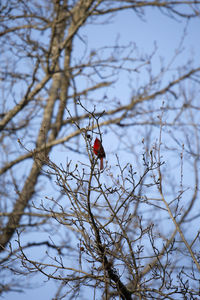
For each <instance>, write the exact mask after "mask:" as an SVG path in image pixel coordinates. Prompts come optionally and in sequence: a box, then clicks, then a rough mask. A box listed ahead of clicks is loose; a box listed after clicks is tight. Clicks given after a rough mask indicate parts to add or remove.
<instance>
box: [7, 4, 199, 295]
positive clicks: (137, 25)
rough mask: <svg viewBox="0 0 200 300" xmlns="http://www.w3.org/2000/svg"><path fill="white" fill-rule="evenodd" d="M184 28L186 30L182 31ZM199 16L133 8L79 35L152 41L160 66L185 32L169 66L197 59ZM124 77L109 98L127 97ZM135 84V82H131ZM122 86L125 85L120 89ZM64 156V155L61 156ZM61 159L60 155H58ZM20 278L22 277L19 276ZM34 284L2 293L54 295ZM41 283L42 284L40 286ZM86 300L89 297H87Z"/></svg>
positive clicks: (107, 41) (92, 45)
mask: <svg viewBox="0 0 200 300" xmlns="http://www.w3.org/2000/svg"><path fill="white" fill-rule="evenodd" d="M184 28H186V31H185V32H184ZM199 33H200V18H198V19H195V20H190V22H189V24H188V25H187V27H186V22H183V20H182V21H180V19H179V20H178V21H176V20H173V19H170V18H169V17H167V16H164V15H162V14H161V13H160V12H159V11H158V10H156V9H153V10H152V9H148V10H147V13H146V15H145V16H144V21H142V20H141V19H140V18H138V17H137V16H136V14H135V13H134V12H133V11H124V12H121V13H119V14H118V15H117V16H116V17H115V18H113V19H112V20H111V23H110V24H107V25H100V24H99V25H91V26H90V25H87V27H85V28H84V29H83V30H82V31H81V34H82V35H83V36H85V37H86V38H87V40H88V46H89V48H88V49H98V48H99V47H103V46H111V45H113V44H114V43H115V41H116V39H119V43H120V44H129V43H130V42H131V43H135V44H136V46H137V48H138V51H140V53H143V54H146V53H149V52H151V51H152V50H153V49H154V45H155V42H156V44H157V47H158V50H157V54H156V57H155V60H154V61H155V65H154V68H155V70H156V68H159V61H160V57H162V58H164V61H165V63H167V62H169V61H170V60H171V58H172V57H173V55H174V52H175V50H176V49H177V47H178V45H179V44H180V42H181V39H182V37H183V35H184V37H185V40H184V43H183V47H182V48H183V53H182V54H181V56H180V57H179V58H177V60H176V61H175V62H174V64H173V66H172V68H175V67H176V66H177V65H179V64H180V65H183V64H184V62H185V63H187V60H188V59H189V58H190V57H191V56H192V58H193V59H194V61H197V62H200V39H199V36H200V34H199ZM78 43H81V41H78V40H77V41H76V43H75V44H74V46H75V47H77V48H75V50H74V51H75V53H76V51H77V55H78V53H80V51H79V50H80V48H79V45H78ZM80 47H81V46H80ZM127 80H128V79H127V78H126V76H121V77H120V78H119V80H118V84H117V85H116V89H111V90H110V91H108V93H109V95H110V97H117V98H119V99H124V101H126V99H129V97H130V96H131V88H128V84H127ZM132 84H133V85H134V83H132ZM124 85H125V87H126V88H123V86H124ZM109 140H110V136H109V135H105V140H104V143H105V145H106V149H107V152H108V159H112V158H111V155H110V154H109V153H111V152H112V145H111V144H109ZM63 157H64V156H63ZM61 159H62V157H61ZM22 281H23V277H22ZM33 282H35V283H36V286H38V288H37V287H35V286H33V287H31V288H30V289H28V290H26V291H25V293H23V294H17V293H9V294H4V299H6V300H18V299H20V300H27V299H28V300H35V299H38V300H39V299H52V298H53V296H54V295H55V289H54V283H53V281H51V280H50V281H48V282H47V281H46V278H42V277H41V276H40V280H39V278H38V277H35V279H34V281H33ZM40 285H41V287H40ZM66 299H67V298H66ZM88 299H89V298H88Z"/></svg>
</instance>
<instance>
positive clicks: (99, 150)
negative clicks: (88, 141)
mask: <svg viewBox="0 0 200 300" xmlns="http://www.w3.org/2000/svg"><path fill="white" fill-rule="evenodd" d="M93 152H94V154H95V155H97V157H98V158H99V159H100V170H103V159H104V158H105V157H106V154H105V151H104V148H103V145H102V143H101V141H100V140H99V139H98V138H96V139H95V141H94V146H93Z"/></svg>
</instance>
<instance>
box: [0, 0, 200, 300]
mask: <svg viewBox="0 0 200 300" xmlns="http://www.w3.org/2000/svg"><path fill="white" fill-rule="evenodd" d="M199 5H200V1H151V2H149V1H114V0H113V1H105V0H99V1H98V0H79V1H67V0H63V1H61V0H54V1H45V0H43V1H26V2H24V1H19V0H18V1H12V0H11V1H5V0H4V1H2V3H1V6H0V12H1V24H0V26H1V31H0V37H1V40H0V47H1V57H0V66H1V67H0V71H1V75H0V76H1V77H0V79H1V103H2V105H1V111H0V114H1V119H0V130H1V168H0V174H1V188H0V193H1V202H0V205H1V212H0V216H1V232H0V246H1V247H0V251H1V260H0V261H1V270H2V272H1V274H2V275H1V276H2V280H1V281H2V283H1V285H0V293H1V294H5V293H9V292H10V291H16V292H20V291H22V290H24V289H25V288H26V285H25V284H24V282H23V283H21V282H19V279H18V276H17V275H18V274H21V275H22V276H23V275H24V277H26V276H27V275H31V274H34V275H35V276H36V277H37V276H39V274H40V275H42V276H43V277H44V278H49V279H50V278H51V279H52V280H54V281H55V282H57V283H58V289H57V292H56V294H55V296H52V297H51V298H53V299H64V298H65V297H66V299H74V298H80V299H83V298H84V297H85V298H86V299H87V297H86V296H85V295H86V293H87V291H88V290H89V291H90V294H93V295H94V296H93V298H94V299H97V298H100V297H101V298H102V299H180V297H181V298H182V299H196V298H197V297H198V295H199V273H200V272H199V271H200V261H199V255H200V254H199V249H198V241H199V232H200V231H199V227H198V218H199V212H198V210H197V209H198V192H199V167H198V164H199V151H200V150H199V147H200V144H199V143H200V139H199V103H198V94H199V75H200V65H195V64H194V63H193V61H191V60H189V61H188V62H187V63H184V65H182V66H180V67H179V68H178V67H177V69H176V70H174V71H173V72H172V71H171V66H173V63H174V60H175V58H176V57H177V56H178V55H179V52H181V51H179V50H181V46H182V44H181V43H182V42H183V39H184V38H183V39H181V43H180V48H179V49H177V51H176V53H175V55H174V57H173V59H172V60H171V61H170V63H168V64H166V65H164V64H163V63H162V64H161V67H160V70H157V71H155V70H154V67H153V59H154V56H155V55H156V46H155V49H153V50H152V52H151V53H147V54H146V55H145V56H144V55H141V54H140V53H139V51H138V49H137V45H135V44H134V43H131V44H130V45H128V46H124V45H120V44H119V42H118V41H116V44H114V45H113V46H112V47H110V46H109V47H108V46H107V45H105V47H103V48H101V49H98V48H96V49H91V48H90V45H89V44H88V42H87V40H86V38H85V36H84V33H83V30H84V29H85V28H88V27H89V26H90V25H91V24H95V23H97V24H99V23H102V24H103V26H105V29H106V26H107V23H108V22H109V19H110V18H111V17H114V16H115V15H116V14H118V13H121V12H122V11H123V10H130V11H131V12H132V14H133V17H135V18H143V17H144V15H145V10H146V9H147V8H148V7H150V8H152V7H153V8H156V9H158V10H159V11H160V13H162V14H165V15H167V16H168V17H169V18H174V19H179V20H186V21H187V22H188V21H189V20H190V19H192V18H198V17H199V13H200V6H199ZM77 53H78V54H77ZM122 73H123V74H126V76H127V78H128V76H129V78H130V79H131V80H135V79H136V78H137V80H138V82H139V85H138V87H137V88H136V87H134V88H132V96H131V97H130V99H120V98H118V96H117V95H115V97H114V98H113V99H109V97H108V95H109V92H108V90H109V89H111V88H115V87H116V85H117V80H116V78H117V77H119V76H121V74H122ZM139 74H141V76H142V75H144V74H145V80H142V79H141V77H140V75H139ZM166 76H167V78H169V80H166ZM97 92H98V93H97ZM107 129H108V130H109V131H110V132H112V151H113V153H115V156H114V155H113V156H114V157H113V161H112V163H113V165H112V166H111V165H110V164H109V162H107V163H106V166H105V169H104V170H103V172H101V171H100V170H99V166H98V157H95V155H94V153H93V150H92V147H93V140H94V139H93V138H94V136H98V138H99V139H100V140H101V141H102V143H103V145H104V146H105V144H104V142H105V137H106V135H104V132H105V131H106V130H107ZM133 130H134V131H135V134H133ZM136 137H137V138H136ZM105 150H106V146H105ZM63 151H64V152H65V157H66V160H64V161H63V157H64V156H62V159H61V160H60V153H62V152H63ZM188 175H189V176H188ZM38 253H39V255H38ZM28 282H29V283H31V278H30V280H29V281H28V280H27V285H28Z"/></svg>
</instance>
